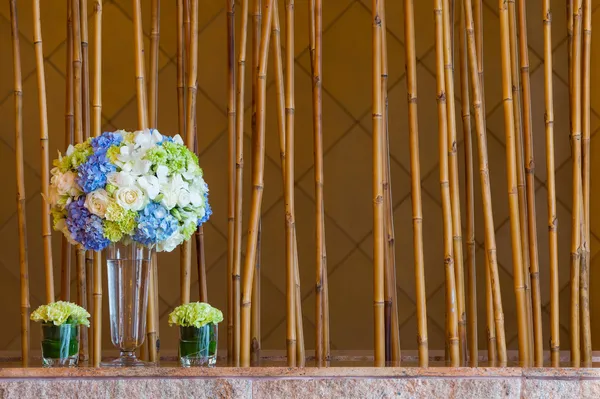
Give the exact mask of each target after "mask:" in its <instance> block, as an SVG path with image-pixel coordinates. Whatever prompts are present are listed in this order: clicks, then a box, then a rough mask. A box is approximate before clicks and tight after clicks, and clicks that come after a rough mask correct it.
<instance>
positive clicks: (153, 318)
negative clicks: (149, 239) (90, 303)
mask: <svg viewBox="0 0 600 399" xmlns="http://www.w3.org/2000/svg"><path fill="white" fill-rule="evenodd" d="M150 19H151V28H150V78H149V79H148V127H149V128H151V129H157V128H158V54H159V41H160V0H152V4H151V11H150ZM157 269H158V263H157V258H155V257H153V258H152V260H151V262H150V279H149V287H148V298H152V300H148V310H147V312H146V320H147V321H146V344H147V349H148V361H149V362H151V363H157V362H158V360H159V358H160V357H159V355H158V349H159V344H158V341H159V330H158V325H159V323H158V278H157V277H158V276H157V274H158V272H157Z"/></svg>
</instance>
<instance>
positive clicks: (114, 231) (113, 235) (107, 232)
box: [103, 220, 123, 242]
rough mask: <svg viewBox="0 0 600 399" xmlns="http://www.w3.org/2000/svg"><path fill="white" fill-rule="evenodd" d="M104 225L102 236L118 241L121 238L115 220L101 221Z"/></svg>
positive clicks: (119, 229)
mask: <svg viewBox="0 0 600 399" xmlns="http://www.w3.org/2000/svg"><path fill="white" fill-rule="evenodd" d="M103 227H104V237H106V238H108V239H109V240H110V241H112V242H119V241H121V238H123V232H122V231H121V228H120V227H119V224H118V223H117V222H111V221H110V220H105V221H104V223H103Z"/></svg>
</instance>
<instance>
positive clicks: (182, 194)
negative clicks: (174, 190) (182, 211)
mask: <svg viewBox="0 0 600 399" xmlns="http://www.w3.org/2000/svg"><path fill="white" fill-rule="evenodd" d="M190 202H191V196H190V192H189V191H188V190H185V189H182V190H179V197H178V198H177V205H179V206H180V207H182V208H183V207H186V206H188V205H189V203H190Z"/></svg>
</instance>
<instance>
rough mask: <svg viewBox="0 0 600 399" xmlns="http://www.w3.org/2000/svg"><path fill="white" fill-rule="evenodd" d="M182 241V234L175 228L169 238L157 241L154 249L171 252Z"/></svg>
mask: <svg viewBox="0 0 600 399" xmlns="http://www.w3.org/2000/svg"><path fill="white" fill-rule="evenodd" d="M182 242H183V234H181V232H180V231H179V230H176V231H175V232H174V233H173V234H171V236H170V237H169V238H167V239H166V240H164V241H162V242H159V243H158V244H157V245H156V250H157V251H158V252H163V251H164V252H171V251H172V250H174V249H175V248H177V246H179V245H180V244H181V243H182Z"/></svg>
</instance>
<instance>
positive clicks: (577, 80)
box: [569, 0, 582, 367]
mask: <svg viewBox="0 0 600 399" xmlns="http://www.w3.org/2000/svg"><path fill="white" fill-rule="evenodd" d="M581 5H582V1H581V0H575V2H574V4H573V9H572V12H573V45H572V56H571V86H572V87H571V93H570V94H571V152H572V162H573V203H572V224H571V325H570V331H569V332H570V334H571V363H572V366H573V367H579V365H580V362H581V351H580V347H579V345H580V333H581V330H580V328H581V325H580V322H581V321H580V317H579V316H580V315H579V310H580V302H579V295H580V284H579V283H580V281H579V279H580V267H581V241H582V240H581V238H582V237H581V230H580V229H581V225H580V223H581V218H582V210H581V207H582V198H581V197H582V196H581V185H582V184H581V93H582V90H581V30H582V29H581V28H582V27H581V25H582V21H581V18H582V15H581V12H582V7H581Z"/></svg>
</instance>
